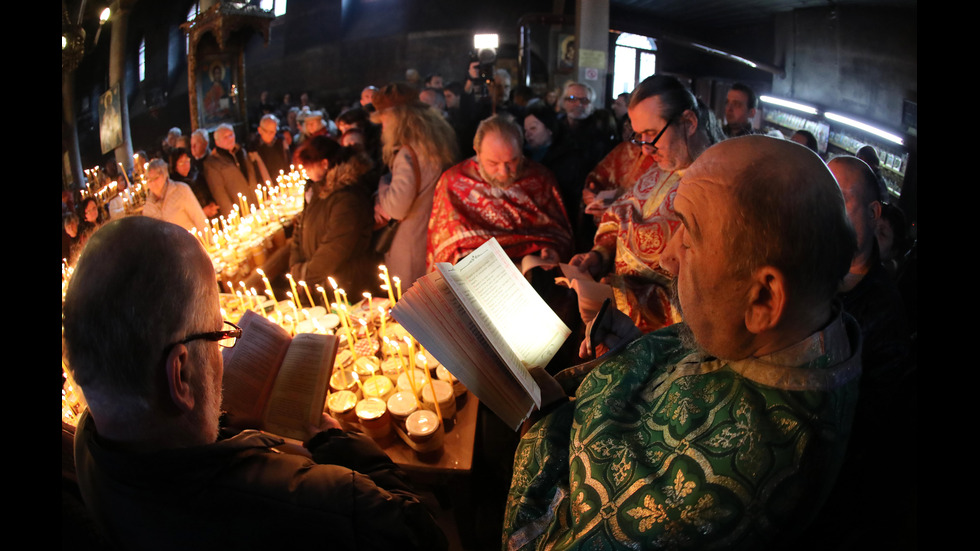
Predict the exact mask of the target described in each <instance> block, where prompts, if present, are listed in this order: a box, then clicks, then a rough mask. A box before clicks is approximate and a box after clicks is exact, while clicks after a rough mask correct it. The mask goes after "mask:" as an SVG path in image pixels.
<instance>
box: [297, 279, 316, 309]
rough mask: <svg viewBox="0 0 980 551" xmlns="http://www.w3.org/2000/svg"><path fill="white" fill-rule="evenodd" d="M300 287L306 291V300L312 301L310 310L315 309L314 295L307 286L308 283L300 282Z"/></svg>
mask: <svg viewBox="0 0 980 551" xmlns="http://www.w3.org/2000/svg"><path fill="white" fill-rule="evenodd" d="M299 286H300V287H302V288H303V290H304V291H306V298H308V299H309V300H310V308H313V306H314V305H313V295H311V294H310V288H309V287H307V286H306V281H300V282H299Z"/></svg>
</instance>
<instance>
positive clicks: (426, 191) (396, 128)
mask: <svg viewBox="0 0 980 551" xmlns="http://www.w3.org/2000/svg"><path fill="white" fill-rule="evenodd" d="M374 106H375V109H376V112H375V113H374V114H372V120H374V121H376V122H380V123H381V124H382V130H381V141H382V143H383V149H382V158H383V159H384V162H385V164H387V165H388V167H389V168H390V169H391V174H390V180H388V181H385V180H386V179H387V176H386V177H385V178H384V179H382V182H381V184H380V186H379V187H378V195H377V198H376V200H375V206H374V213H375V214H374V217H375V223H376V225H378V226H380V225H385V224H387V226H386V227H385V228H384V229H382V230H381V232H380V235H382V236H383V235H384V234H385V233H386V232H387V233H389V239H388V240H386V239H377V240H376V246H377V248H378V249H380V250H384V257H385V265H386V266H387V267H388V271H389V272H390V273H391V275H392V276H398V278H399V279H401V281H402V286H403V288H405V289H407V288H408V287H409V286H411V284H412V283H414V282H415V280H416V279H418V278H419V277H422V276H423V275H425V246H426V235H427V232H428V224H429V215H430V214H431V212H432V194H433V192H434V191H435V186H436V181H438V180H439V176H440V175H442V173H443V171H444V170H446V169H447V168H449V167H451V166H452V165H454V164H455V163H456V161H457V155H458V154H457V145H456V134H455V132H454V131H453V129H452V127H451V126H449V123H448V122H446V120H445V118H443V116H442V114H441V113H439V112H438V111H436V110H435V109H432V108H431V107H429V106H428V105H426V104H424V103H422V102H420V101H419V100H418V92H417V91H415V89H414V88H411V87H410V86H407V85H405V84H400V83H396V84H389V85H388V86H385V87H384V88H382V89H381V90H379V91H378V92H375V94H374ZM391 232H394V236H393V237H390V233H391ZM386 247H387V248H386ZM379 252H380V251H379Z"/></svg>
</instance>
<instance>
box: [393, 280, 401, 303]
mask: <svg viewBox="0 0 980 551" xmlns="http://www.w3.org/2000/svg"><path fill="white" fill-rule="evenodd" d="M391 279H393V280H394V281H395V288H396V289H398V300H401V299H402V280H401V279H399V278H398V276H395V277H393V278H391Z"/></svg>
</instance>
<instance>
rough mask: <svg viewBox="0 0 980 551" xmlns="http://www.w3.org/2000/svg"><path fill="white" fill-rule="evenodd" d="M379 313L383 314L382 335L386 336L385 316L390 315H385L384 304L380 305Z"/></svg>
mask: <svg viewBox="0 0 980 551" xmlns="http://www.w3.org/2000/svg"><path fill="white" fill-rule="evenodd" d="M378 313H379V314H381V336H382V337H384V335H385V318H386V317H388V316H386V315H385V309H384V307H383V306H378Z"/></svg>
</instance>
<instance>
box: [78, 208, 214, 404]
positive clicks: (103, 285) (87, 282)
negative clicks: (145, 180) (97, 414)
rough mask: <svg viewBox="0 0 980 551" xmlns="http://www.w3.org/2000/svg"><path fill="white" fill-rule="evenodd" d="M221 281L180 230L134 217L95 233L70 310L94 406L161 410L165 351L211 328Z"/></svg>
mask: <svg viewBox="0 0 980 551" xmlns="http://www.w3.org/2000/svg"><path fill="white" fill-rule="evenodd" d="M213 278H214V268H213V267H212V266H211V263H210V260H209V259H208V257H207V254H206V253H205V252H204V249H203V248H202V247H201V245H200V243H198V241H197V240H196V239H195V238H194V237H193V236H192V235H191V234H190V233H189V232H188V231H187V230H185V229H184V228H181V227H180V226H177V225H175V224H171V223H169V222H163V221H161V220H156V219H153V218H149V217H146V216H128V217H125V218H121V219H119V220H115V221H111V222H109V223H108V224H106V225H104V226H103V227H102V228H101V229H99V230H98V231H96V232H95V234H93V235H92V237H91V238H90V239H89V241H88V244H87V245H86V247H85V249H84V251H83V252H82V255H81V258H79V260H78V264H77V265H76V267H75V271H74V273H73V275H72V278H71V282H70V283H69V284H68V290H67V292H66V294H65V302H64V308H63V313H64V339H65V350H66V355H67V359H68V365H69V368H70V369H71V371H72V373H73V375H74V376H75V381H76V382H77V383H78V384H79V386H81V387H82V390H83V392H84V393H85V396H86V398H87V399H88V400H89V403H90V404H91V405H93V406H95V407H102V408H109V409H111V410H114V411H116V412H119V411H131V412H132V413H133V414H134V415H135V414H140V413H145V412H146V411H147V410H148V409H151V408H153V407H154V406H155V404H154V402H155V400H156V396H158V395H159V393H160V391H161V388H160V385H161V384H163V379H162V377H160V371H159V368H160V361H161V358H162V357H163V353H164V350H165V348H166V347H167V346H168V345H169V344H170V343H173V342H176V341H177V340H179V339H181V338H184V337H186V336H187V333H188V332H190V331H195V330H197V331H199V330H201V327H204V326H206V324H207V320H206V319H204V318H205V317H207V316H208V315H209V314H210V313H209V310H208V309H207V308H205V307H202V305H207V304H215V303H216V301H217V286H216V285H215V283H214V279H213Z"/></svg>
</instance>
